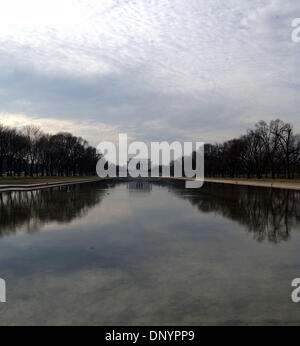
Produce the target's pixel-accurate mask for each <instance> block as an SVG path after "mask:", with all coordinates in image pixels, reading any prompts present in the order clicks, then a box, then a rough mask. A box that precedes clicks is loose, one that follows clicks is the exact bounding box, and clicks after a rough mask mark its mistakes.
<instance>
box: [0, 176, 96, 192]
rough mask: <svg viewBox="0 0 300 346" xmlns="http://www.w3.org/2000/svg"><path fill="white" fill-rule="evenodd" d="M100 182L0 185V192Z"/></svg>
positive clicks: (83, 180)
mask: <svg viewBox="0 0 300 346" xmlns="http://www.w3.org/2000/svg"><path fill="white" fill-rule="evenodd" d="M102 180H103V179H101V178H93V179H77V180H61V181H55V182H46V183H37V184H17V185H16V184H15V185H13V184H5V185H0V192H7V191H32V190H40V189H47V188H51V187H57V186H66V185H74V184H84V183H93V182H97V181H102Z"/></svg>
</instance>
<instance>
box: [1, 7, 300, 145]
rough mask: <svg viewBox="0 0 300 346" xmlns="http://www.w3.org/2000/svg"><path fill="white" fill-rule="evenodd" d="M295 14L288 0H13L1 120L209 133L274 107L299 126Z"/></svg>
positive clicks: (226, 130)
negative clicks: (250, 0) (294, 32)
mask: <svg viewBox="0 0 300 346" xmlns="http://www.w3.org/2000/svg"><path fill="white" fill-rule="evenodd" d="M16 9H18V11H16ZM16 12H18V13H19V14H18V13H16ZM299 16H300V5H299V4H297V3H295V2H294V1H291V0H289V1H286V2H285V4H284V5H283V4H282V2H279V0H255V1H252V2H249V1H245V0H244V1H238V0H229V1H226V2H224V1H204V0H202V1H199V0H191V1H189V2H187V3H186V2H182V1H179V0H174V1H166V0H160V1H158V0H153V1H139V2H134V1H113V0H104V1H101V2H99V3H97V4H96V3H95V2H93V1H84V2H82V1H76V0H67V1H65V2H64V5H63V6H61V5H60V4H59V2H58V1H51V2H50V1H49V2H43V5H41V4H40V2H38V1H36V0H29V1H28V2H26V6H25V5H24V6H23V5H22V3H20V2H18V1H15V0H13V1H11V2H10V3H9V4H7V6H3V8H2V9H1V14H0V22H1V30H0V71H1V72H0V114H2V115H0V121H1V120H2V121H5V122H6V123H8V124H9V122H10V120H11V119H14V121H15V119H16V117H17V116H18V115H20V119H22V121H24V119H28V121H29V120H32V119H35V121H36V123H38V122H39V120H40V124H41V126H42V127H43V126H45V124H48V125H49V124H50V123H51V124H53V122H51V121H53V120H55V119H56V120H57V121H66V122H65V123H63V124H69V126H70V129H69V130H72V126H71V124H72V122H74V130H75V131H76V132H78V131H79V127H78V124H81V125H82V126H84V131H83V132H84V135H86V136H87V137H88V138H89V139H90V140H91V141H92V142H94V143H95V142H97V140H98V139H97V138H96V133H95V131H94V128H95V127H97V126H98V127H99V132H101V129H103V128H106V129H108V128H109V129H111V132H115V133H117V132H127V133H128V134H129V135H130V136H131V137H132V138H136V139H144V140H175V139H178V140H184V139H201V140H205V141H210V142H214V141H217V140H223V139H227V138H230V137H231V136H233V135H238V134H239V133H240V132H242V131H245V130H246V129H247V128H248V127H250V126H252V125H253V123H254V122H256V121H258V120H260V119H262V118H263V119H266V120H269V119H271V118H276V117H281V118H282V119H284V120H286V121H291V122H293V123H294V125H295V128H296V130H298V131H300V122H299V120H298V118H299V117H298V109H299V107H300V101H299V97H298V90H299V78H300V70H299V67H298V65H299V64H298V61H299V57H300V55H299V53H300V45H297V44H295V43H293V42H292V41H291V31H292V28H291V21H292V19H293V18H295V17H299ZM20 121H21V120H20ZM75 125H77V127H76V126H75ZM51 126H52V125H51ZM51 126H50V130H52V129H53V130H55V129H56V127H55V126H52V127H51ZM88 128H90V135H89V131H88ZM99 140H101V136H99Z"/></svg>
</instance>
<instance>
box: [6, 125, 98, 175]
mask: <svg viewBox="0 0 300 346" xmlns="http://www.w3.org/2000/svg"><path fill="white" fill-rule="evenodd" d="M98 160H99V154H98V153H97V151H96V148H94V147H92V146H90V145H89V143H88V142H87V141H86V140H84V139H83V138H81V137H76V136H74V135H72V134H71V133H68V132H59V133H57V134H54V135H51V134H48V133H44V132H43V131H41V130H40V129H39V128H38V127H35V126H26V127H24V129H22V130H18V129H16V128H12V127H7V126H3V125H1V124H0V176H2V175H3V173H6V174H7V175H8V176H20V175H25V176H33V175H41V176H45V175H47V176H64V175H65V176H70V175H73V176H76V175H95V174H96V164H97V161H98Z"/></svg>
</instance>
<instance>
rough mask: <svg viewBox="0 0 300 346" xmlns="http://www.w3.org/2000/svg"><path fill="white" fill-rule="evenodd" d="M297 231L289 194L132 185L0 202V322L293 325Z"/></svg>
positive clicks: (299, 255) (298, 320) (297, 318)
mask: <svg viewBox="0 0 300 346" xmlns="http://www.w3.org/2000/svg"><path fill="white" fill-rule="evenodd" d="M299 231H300V193H299V192H297V191H291V190H271V189H264V188H253V187H245V186H240V187H239V186H230V185H221V184H206V185H205V186H204V187H203V188H202V189H199V190H194V189H184V185H183V184H181V183H179V182H177V183H174V182H166V181H164V182H159V181H156V182H150V181H135V182H134V181H132V182H121V183H113V182H111V183H109V182H105V183H104V182H100V183H93V184H81V185H73V186H68V187H59V188H52V189H47V190H39V191H32V192H10V193H2V194H1V193H0V277H1V278H3V279H5V280H6V284H7V302H6V303H0V324H1V325H7V324H9V325H16V324H22V325H33V324H34V325H36V324H37V325H41V324H42V325H46V324H51V325H62V324H73V325H77V324H88V325H94V324H97V325H144V324H146V325H149V324H150V325H215V324H221V325H223V324H225V325H239V324H300V303H299V304H295V303H293V302H292V301H291V292H292V288H291V281H292V280H293V279H294V278H296V277H300V251H299V250H300V232H299Z"/></svg>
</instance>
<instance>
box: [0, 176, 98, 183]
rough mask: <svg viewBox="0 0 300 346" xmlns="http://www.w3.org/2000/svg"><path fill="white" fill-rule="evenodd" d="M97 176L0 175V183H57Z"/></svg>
mask: <svg viewBox="0 0 300 346" xmlns="http://www.w3.org/2000/svg"><path fill="white" fill-rule="evenodd" d="M96 178H98V177H97V176H92V177H91V176H81V177H40V176H39V177H24V176H21V177H7V176H3V177H0V185H18V184H20V185H26V184H29V185H30V184H43V183H55V182H60V181H70V180H80V179H83V180H84V179H96Z"/></svg>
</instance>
